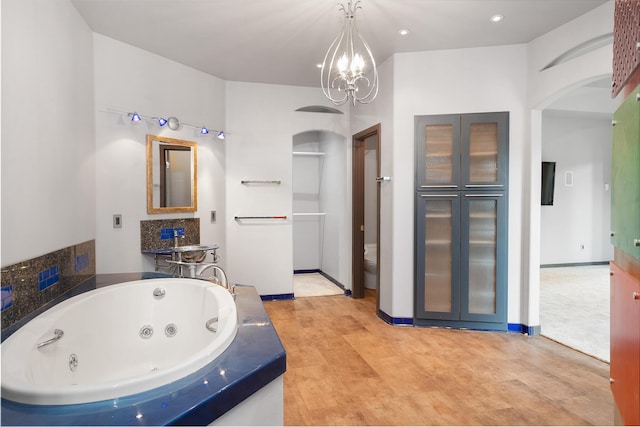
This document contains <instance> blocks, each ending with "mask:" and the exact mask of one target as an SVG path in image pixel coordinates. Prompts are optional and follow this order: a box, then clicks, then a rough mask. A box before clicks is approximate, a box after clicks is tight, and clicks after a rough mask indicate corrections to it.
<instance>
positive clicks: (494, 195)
mask: <svg viewBox="0 0 640 427" xmlns="http://www.w3.org/2000/svg"><path fill="white" fill-rule="evenodd" d="M464 196H465V197H502V196H503V194H465V195H464Z"/></svg>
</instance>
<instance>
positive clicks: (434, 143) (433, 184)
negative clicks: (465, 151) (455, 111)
mask: <svg viewBox="0 0 640 427" xmlns="http://www.w3.org/2000/svg"><path fill="white" fill-rule="evenodd" d="M415 125H416V140H417V141H418V144H417V153H416V156H417V158H416V162H417V165H419V166H417V168H416V171H417V173H418V181H417V186H418V188H417V190H426V189H431V190H438V189H444V190H447V189H449V190H451V189H456V188H458V186H459V181H460V177H459V175H460V149H459V144H458V141H459V139H460V118H459V116H452V115H443V116H428V117H425V116H420V117H416V122H415Z"/></svg>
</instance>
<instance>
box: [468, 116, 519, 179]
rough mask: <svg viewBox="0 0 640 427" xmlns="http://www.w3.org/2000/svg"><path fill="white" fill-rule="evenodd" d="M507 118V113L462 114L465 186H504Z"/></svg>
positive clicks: (506, 157) (505, 177)
mask: <svg viewBox="0 0 640 427" xmlns="http://www.w3.org/2000/svg"><path fill="white" fill-rule="evenodd" d="M508 118H509V115H508V113H482V114H466V115H463V116H462V125H461V126H462V128H461V135H462V180H463V182H464V186H465V188H467V189H473V188H487V187H490V188H502V187H504V186H505V185H506V182H507V175H508V171H507V163H508V153H507V149H508V148H507V138H508Z"/></svg>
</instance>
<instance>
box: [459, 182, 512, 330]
mask: <svg viewBox="0 0 640 427" xmlns="http://www.w3.org/2000/svg"><path fill="white" fill-rule="evenodd" d="M503 199H504V196H503V195H502V194H500V193H498V194H477V193H465V194H464V206H463V225H462V229H463V230H462V233H463V237H462V242H463V248H462V259H463V260H465V262H466V263H467V268H466V269H462V270H463V277H462V282H463V283H466V284H467V287H466V288H465V289H464V292H463V294H462V295H461V302H462V304H461V319H462V320H475V321H496V320H497V319H500V318H501V315H502V313H503V311H504V309H503V307H504V304H503V301H502V300H501V297H500V295H503V294H504V292H501V286H505V284H506V281H505V276H504V274H505V273H506V264H505V261H504V257H505V256H506V251H504V248H503V247H504V246H506V244H504V243H501V242H504V241H505V240H504V239H501V235H502V234H503V233H504V232H505V230H504V228H505V227H504V225H503V221H504V214H503V213H502V212H501V211H502V210H503V209H504V206H505V203H504V200H503Z"/></svg>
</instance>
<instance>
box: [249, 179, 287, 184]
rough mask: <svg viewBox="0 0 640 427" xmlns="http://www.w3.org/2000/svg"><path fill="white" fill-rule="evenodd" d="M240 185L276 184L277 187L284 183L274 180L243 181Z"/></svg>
mask: <svg viewBox="0 0 640 427" xmlns="http://www.w3.org/2000/svg"><path fill="white" fill-rule="evenodd" d="M240 184H275V185H280V184H282V181H281V180H279V179H274V180H264V179H263V180H261V179H243V180H242V181H240Z"/></svg>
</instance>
